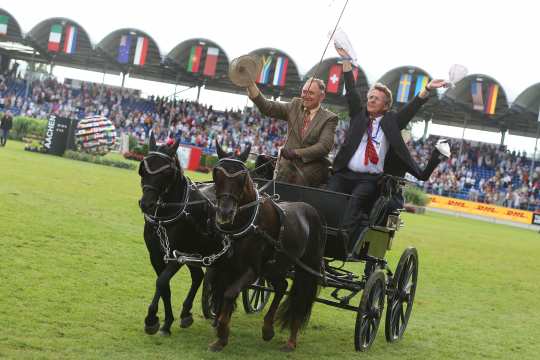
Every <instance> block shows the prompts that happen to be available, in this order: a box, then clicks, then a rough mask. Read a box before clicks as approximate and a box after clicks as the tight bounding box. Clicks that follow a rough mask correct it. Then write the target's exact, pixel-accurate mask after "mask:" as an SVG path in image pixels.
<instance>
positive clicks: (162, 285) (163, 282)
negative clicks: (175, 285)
mask: <svg viewBox="0 0 540 360" xmlns="http://www.w3.org/2000/svg"><path fill="white" fill-rule="evenodd" d="M181 266H182V265H181V264H179V263H178V262H176V261H172V262H170V263H168V264H167V267H166V268H165V270H163V272H162V273H161V274H159V277H158V279H157V281H156V287H157V288H158V289H159V293H160V294H161V298H162V299H163V308H164V309H165V321H164V323H163V326H162V327H161V329H160V331H159V332H160V334H161V335H163V336H169V335H171V325H172V323H173V322H174V316H173V311H172V305H171V287H170V281H171V278H172V277H173V276H174V275H175V274H176V273H177V272H178V270H180V267H181Z"/></svg>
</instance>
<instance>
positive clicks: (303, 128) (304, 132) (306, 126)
mask: <svg viewBox="0 0 540 360" xmlns="http://www.w3.org/2000/svg"><path fill="white" fill-rule="evenodd" d="M309 115H310V114H309V110H306V111H305V112H304V124H303V125H302V138H303V137H304V135H305V134H306V130H307V128H308V126H309V123H310V120H311V119H310V118H309Z"/></svg>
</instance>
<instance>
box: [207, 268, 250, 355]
mask: <svg viewBox="0 0 540 360" xmlns="http://www.w3.org/2000/svg"><path fill="white" fill-rule="evenodd" d="M256 279H257V275H256V274H255V272H254V271H253V269H251V268H248V270H247V271H246V272H245V273H244V274H242V276H240V278H238V280H236V281H235V282H233V283H232V285H231V286H229V287H228V288H227V290H225V294H224V296H223V305H222V307H221V311H220V312H219V316H218V325H217V328H216V330H217V337H218V338H217V340H216V341H214V342H213V343H212V344H210V346H209V350H210V351H221V350H223V348H224V347H225V346H226V345H227V344H228V342H229V333H230V323H231V317H232V312H233V309H234V301H235V300H236V298H237V297H238V294H240V291H242V289H244V288H245V287H246V286H248V285H250V284H252V283H253V282H254V281H255V280H256Z"/></svg>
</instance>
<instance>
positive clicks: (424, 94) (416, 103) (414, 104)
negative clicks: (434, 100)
mask: <svg viewBox="0 0 540 360" xmlns="http://www.w3.org/2000/svg"><path fill="white" fill-rule="evenodd" d="M441 87H448V83H447V82H446V81H444V80H440V79H434V80H431V81H430V82H429V83H428V84H427V85H426V87H425V88H424V89H422V91H420V92H419V93H418V95H417V96H415V97H414V99H412V100H411V101H409V102H408V103H407V104H406V105H405V106H404V107H403V109H401V110H400V111H399V112H398V114H397V120H398V126H399V129H400V130H403V129H405V127H407V125H408V124H409V122H410V121H411V120H412V118H413V117H414V115H416V113H417V112H418V111H419V110H420V108H421V107H422V105H424V104H425V103H426V102H427V101H428V100H429V94H430V92H431V90H433V89H438V88H441Z"/></svg>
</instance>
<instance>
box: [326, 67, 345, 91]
mask: <svg viewBox="0 0 540 360" xmlns="http://www.w3.org/2000/svg"><path fill="white" fill-rule="evenodd" d="M342 71H343V68H342V66H341V64H334V65H332V66H331V67H330V71H329V72H328V85H327V86H326V91H327V92H329V93H333V94H337V93H338V90H339V80H340V79H341V73H342Z"/></svg>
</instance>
